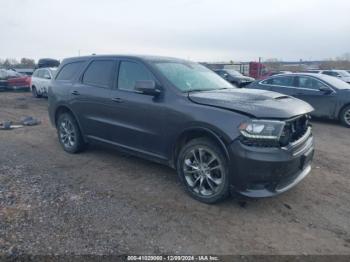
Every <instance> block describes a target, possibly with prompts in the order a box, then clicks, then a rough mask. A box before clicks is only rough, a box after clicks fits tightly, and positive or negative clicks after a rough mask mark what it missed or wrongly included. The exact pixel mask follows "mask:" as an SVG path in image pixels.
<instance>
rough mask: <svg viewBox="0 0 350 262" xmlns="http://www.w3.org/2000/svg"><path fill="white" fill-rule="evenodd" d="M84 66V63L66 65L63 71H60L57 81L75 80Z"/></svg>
mask: <svg viewBox="0 0 350 262" xmlns="http://www.w3.org/2000/svg"><path fill="white" fill-rule="evenodd" d="M82 64H83V62H82V61H81V62H73V63H69V64H66V65H64V66H63V68H62V69H61V71H59V73H58V75H57V77H56V80H73V78H74V76H75V74H76V73H77V72H78V70H79V69H80V67H81V65H82Z"/></svg>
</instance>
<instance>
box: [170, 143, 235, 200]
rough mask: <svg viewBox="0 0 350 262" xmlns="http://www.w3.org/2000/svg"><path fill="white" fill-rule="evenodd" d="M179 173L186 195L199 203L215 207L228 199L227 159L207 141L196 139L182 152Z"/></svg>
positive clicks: (214, 144) (179, 159) (178, 161)
mask: <svg viewBox="0 0 350 262" xmlns="http://www.w3.org/2000/svg"><path fill="white" fill-rule="evenodd" d="M177 172H178V175H179V177H180V180H181V182H182V183H183V185H184V187H185V189H186V191H187V193H188V194H189V195H190V196H192V197H193V198H194V199H196V200H199V201H201V202H204V203H207V204H213V203H216V202H219V201H222V200H224V199H225V198H227V197H228V195H229V184H230V183H229V172H228V163H227V159H226V157H225V155H224V154H223V152H222V150H221V149H220V148H219V147H218V146H217V144H216V143H214V142H212V141H211V140H209V139H207V138H197V139H193V140H191V141H190V142H188V143H187V144H186V145H185V146H184V147H183V148H182V149H181V150H180V153H179V155H178V158H177Z"/></svg>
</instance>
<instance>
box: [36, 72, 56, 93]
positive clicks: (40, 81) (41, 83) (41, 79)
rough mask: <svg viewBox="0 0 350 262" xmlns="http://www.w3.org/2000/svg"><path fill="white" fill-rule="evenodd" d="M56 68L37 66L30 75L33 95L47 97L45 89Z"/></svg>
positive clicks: (46, 89)
mask: <svg viewBox="0 0 350 262" xmlns="http://www.w3.org/2000/svg"><path fill="white" fill-rule="evenodd" d="M56 69H57V68H39V69H37V70H35V71H34V73H33V75H32V83H31V85H30V89H31V91H32V94H33V96H34V97H42V96H46V97H47V91H48V88H49V84H50V82H51V79H52V78H53V76H54V75H55V72H56Z"/></svg>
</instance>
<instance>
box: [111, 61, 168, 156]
mask: <svg viewBox="0 0 350 262" xmlns="http://www.w3.org/2000/svg"><path fill="white" fill-rule="evenodd" d="M116 74H117V76H118V77H117V79H116V83H115V89H114V90H113V91H112V93H111V96H112V101H113V110H112V114H113V120H114V130H113V142H114V143H116V144H118V145H121V146H124V147H126V148H129V149H132V150H136V151H139V152H141V153H145V152H147V153H149V154H151V155H154V156H156V157H160V158H165V155H166V154H165V145H164V143H163V138H164V135H163V133H162V131H163V125H164V120H165V115H164V109H163V95H162V94H160V95H158V96H151V95H145V94H141V93H139V92H137V91H136V90H135V82H136V81H138V80H153V81H155V82H156V83H157V80H156V78H155V77H154V75H153V74H152V73H151V72H150V70H149V69H148V68H147V67H146V65H144V64H143V63H141V62H138V61H133V60H122V61H120V63H119V67H118V69H117V72H116Z"/></svg>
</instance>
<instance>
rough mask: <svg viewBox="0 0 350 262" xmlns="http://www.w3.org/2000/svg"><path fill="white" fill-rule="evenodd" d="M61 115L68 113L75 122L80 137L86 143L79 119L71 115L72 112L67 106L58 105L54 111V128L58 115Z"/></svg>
mask: <svg viewBox="0 0 350 262" xmlns="http://www.w3.org/2000/svg"><path fill="white" fill-rule="evenodd" d="M63 113H69V114H71V115H72V116H73V117H74V119H75V121H77V123H78V127H79V130H80V133H81V135H82V137H83V140H84V141H85V142H87V141H86V138H85V135H84V131H83V129H82V128H81V125H80V122H79V119H78V118H77V116H76V115H75V114H74V113H73V110H71V109H70V108H69V107H68V106H67V105H59V106H58V107H57V108H56V110H55V115H54V121H55V122H54V124H55V127H56V128H57V120H58V117H59V115H60V114H63Z"/></svg>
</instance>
